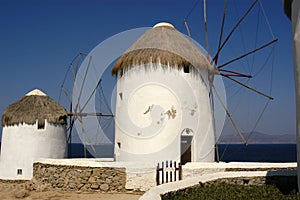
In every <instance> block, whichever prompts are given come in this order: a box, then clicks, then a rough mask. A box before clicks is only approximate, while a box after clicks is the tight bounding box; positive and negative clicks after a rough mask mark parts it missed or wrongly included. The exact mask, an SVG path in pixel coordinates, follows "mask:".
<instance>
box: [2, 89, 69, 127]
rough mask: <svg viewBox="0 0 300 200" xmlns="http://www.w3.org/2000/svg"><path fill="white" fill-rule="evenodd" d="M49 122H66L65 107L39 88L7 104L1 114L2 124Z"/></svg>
mask: <svg viewBox="0 0 300 200" xmlns="http://www.w3.org/2000/svg"><path fill="white" fill-rule="evenodd" d="M45 119H46V120H47V121H48V122H49V123H54V124H67V112H66V110H65V108H63V107H62V106H60V105H59V104H58V103H56V102H55V101H54V100H53V99H51V98H50V97H48V96H47V95H45V94H44V93H43V92H41V91H40V90H33V91H32V92H30V93H28V94H26V95H25V96H24V97H23V98H21V99H20V100H19V101H17V102H15V103H13V104H11V105H9V106H8V107H7V108H6V110H5V111H4V112H3V114H2V126H12V125H17V124H20V123H26V124H31V125H32V124H35V123H36V121H38V124H39V125H44V123H45Z"/></svg>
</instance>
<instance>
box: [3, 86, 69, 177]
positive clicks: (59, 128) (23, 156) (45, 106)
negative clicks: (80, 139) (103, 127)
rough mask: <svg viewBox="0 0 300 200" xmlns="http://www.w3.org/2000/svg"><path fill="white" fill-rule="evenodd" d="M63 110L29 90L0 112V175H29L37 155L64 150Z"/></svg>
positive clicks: (60, 153) (55, 155) (57, 155)
mask: <svg viewBox="0 0 300 200" xmlns="http://www.w3.org/2000/svg"><path fill="white" fill-rule="evenodd" d="M66 120H67V112H66V110H65V109H64V108H63V107H62V106H60V105H59V104H57V103H56V102H55V101H54V100H53V99H51V98H50V97H48V96H47V95H46V94H44V93H43V92H41V91H40V90H33V91H31V92H30V93H28V94H26V95H25V96H24V97H23V98H21V99H20V100H19V101H17V102H15V103H13V104H11V105H10V106H8V107H7V109H6V110H5V111H4V112H3V114H2V127H3V129H2V143H1V160H0V178H2V179H30V178H32V168H33V162H34V160H35V159H37V158H64V157H66V154H67V141H66V124H67V121H66Z"/></svg>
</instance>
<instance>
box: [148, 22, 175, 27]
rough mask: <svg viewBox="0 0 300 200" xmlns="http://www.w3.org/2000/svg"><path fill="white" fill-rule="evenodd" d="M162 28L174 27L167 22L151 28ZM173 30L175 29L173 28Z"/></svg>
mask: <svg viewBox="0 0 300 200" xmlns="http://www.w3.org/2000/svg"><path fill="white" fill-rule="evenodd" d="M163 26H166V27H170V28H174V26H173V25H172V24H170V23H168V22H160V23H157V24H155V25H154V26H153V28H157V27H163ZM174 29H175V28H174Z"/></svg>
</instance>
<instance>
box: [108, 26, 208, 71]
mask: <svg viewBox="0 0 300 200" xmlns="http://www.w3.org/2000/svg"><path fill="white" fill-rule="evenodd" d="M149 63H161V64H162V65H164V66H168V65H169V66H174V67H179V68H181V67H183V66H191V67H194V68H196V69H207V70H210V71H213V67H212V66H211V64H210V62H209V61H208V60H207V58H206V56H205V55H203V53H202V52H201V51H200V49H199V48H198V47H197V46H196V45H195V44H194V43H193V42H192V41H191V40H190V39H188V38H187V37H186V36H185V35H183V34H182V33H180V32H179V31H177V30H176V29H175V28H174V27H173V26H172V25H171V24H169V23H159V24H157V25H155V26H154V27H153V28H152V29H149V30H148V31H146V32H145V33H144V34H143V35H142V36H141V37H140V38H139V39H138V40H137V41H136V42H135V43H134V44H133V45H132V46H131V47H130V48H129V49H128V50H127V51H126V52H125V53H124V54H123V55H122V56H121V57H120V59H119V60H118V61H117V62H116V63H115V65H114V67H113V69H112V74H117V72H118V71H119V70H124V69H129V68H131V67H134V66H135V65H142V64H149Z"/></svg>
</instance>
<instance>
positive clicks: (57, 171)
mask: <svg viewBox="0 0 300 200" xmlns="http://www.w3.org/2000/svg"><path fill="white" fill-rule="evenodd" d="M125 184H126V172H125V168H110V167H82V166H68V165H50V164H42V163H34V165H33V179H32V182H31V189H33V190H43V189H44V188H53V189H61V190H76V191H101V192H126V191H127V190H126V189H125Z"/></svg>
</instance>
